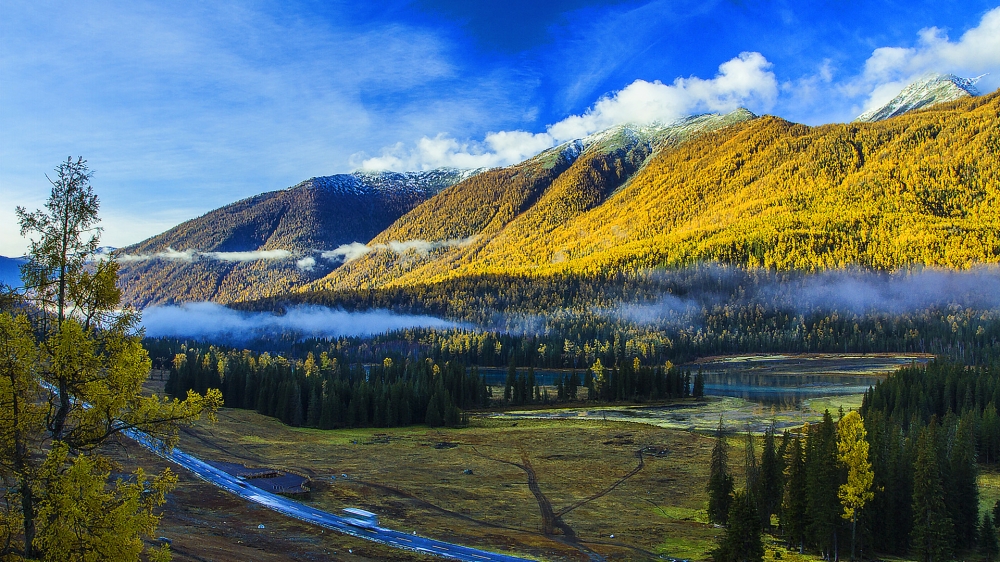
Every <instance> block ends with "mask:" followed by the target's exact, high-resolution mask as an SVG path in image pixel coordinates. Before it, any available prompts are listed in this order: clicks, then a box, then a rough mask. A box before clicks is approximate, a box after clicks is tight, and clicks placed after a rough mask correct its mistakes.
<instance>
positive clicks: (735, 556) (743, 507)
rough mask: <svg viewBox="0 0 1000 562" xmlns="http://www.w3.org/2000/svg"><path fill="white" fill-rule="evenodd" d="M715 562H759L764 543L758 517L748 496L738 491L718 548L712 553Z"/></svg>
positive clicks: (744, 492) (742, 491)
mask: <svg viewBox="0 0 1000 562" xmlns="http://www.w3.org/2000/svg"><path fill="white" fill-rule="evenodd" d="M712 559H713V560H715V562H761V561H763V560H764V543H763V541H762V540H761V534H760V515H759V514H758V513H757V507H756V505H755V502H754V500H753V498H751V497H750V494H747V493H746V490H738V491H737V492H736V493H735V494H734V495H733V501H732V504H731V506H730V508H729V515H728V517H727V523H726V531H725V533H724V534H723V536H722V540H721V541H720V543H719V547H718V548H717V549H716V550H715V551H714V552H713V553H712Z"/></svg>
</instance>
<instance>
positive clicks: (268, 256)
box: [118, 248, 292, 263]
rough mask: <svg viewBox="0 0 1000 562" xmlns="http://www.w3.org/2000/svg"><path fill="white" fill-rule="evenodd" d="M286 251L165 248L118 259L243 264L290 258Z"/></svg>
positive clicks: (124, 261) (126, 261) (124, 260)
mask: <svg viewBox="0 0 1000 562" xmlns="http://www.w3.org/2000/svg"><path fill="white" fill-rule="evenodd" d="M291 255H292V253H291V252H289V251H288V250H256V251H252V252H199V251H198V250H194V249H191V248H189V249H187V250H184V251H183V252H181V251H177V250H175V249H173V248H167V249H166V250H164V251H162V252H156V253H155V254H123V255H121V256H119V257H118V261H119V262H122V263H128V262H139V261H149V260H155V259H161V260H169V261H182V262H192V261H196V260H198V259H210V260H217V261H226V262H244V261H258V260H283V259H287V258H289V257H291Z"/></svg>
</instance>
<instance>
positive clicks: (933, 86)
mask: <svg viewBox="0 0 1000 562" xmlns="http://www.w3.org/2000/svg"><path fill="white" fill-rule="evenodd" d="M979 78H981V77H978V78H960V77H958V76H955V75H954V74H931V75H928V76H925V77H923V78H921V79H920V80H917V81H916V82H914V83H912V84H910V85H909V86H907V87H905V88H903V90H902V91H901V92H899V94H898V95H897V96H896V97H894V98H893V99H892V100H891V101H889V103H887V104H885V105H883V106H882V107H879V108H876V109H872V110H869V111H866V112H864V113H862V114H861V115H859V116H858V117H857V119H855V121H865V122H872V121H882V120H885V119H889V118H890V117H896V116H897V115H902V114H904V113H906V112H908V111H913V110H914V109H920V108H922V107H930V106H932V105H937V104H939V103H944V102H949V101H954V100H957V99H960V98H964V97H967V96H978V95H979V90H977V89H976V86H975V85H976V82H978V81H979Z"/></svg>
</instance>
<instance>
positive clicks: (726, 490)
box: [707, 416, 733, 525]
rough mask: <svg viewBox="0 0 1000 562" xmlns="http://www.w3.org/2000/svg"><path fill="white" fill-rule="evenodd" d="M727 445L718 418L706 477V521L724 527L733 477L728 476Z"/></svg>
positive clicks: (730, 500)
mask: <svg viewBox="0 0 1000 562" xmlns="http://www.w3.org/2000/svg"><path fill="white" fill-rule="evenodd" d="M728 463H729V445H728V444H727V443H726V435H725V432H724V430H723V426H722V417H721V416H720V417H719V427H718V429H717V430H716V432H715V446H714V447H713V448H712V463H711V466H710V467H709V476H708V486H707V488H708V520H709V522H711V523H715V524H717V525H725V524H726V522H727V521H728V518H729V508H730V505H731V504H732V499H733V496H732V494H733V477H732V475H730V474H729V467H728Z"/></svg>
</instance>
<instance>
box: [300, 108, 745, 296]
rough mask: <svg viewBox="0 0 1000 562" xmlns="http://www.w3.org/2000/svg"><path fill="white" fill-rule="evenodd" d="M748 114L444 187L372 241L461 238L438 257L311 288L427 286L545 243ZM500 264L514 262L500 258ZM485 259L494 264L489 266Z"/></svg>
mask: <svg viewBox="0 0 1000 562" xmlns="http://www.w3.org/2000/svg"><path fill="white" fill-rule="evenodd" d="M753 118H754V115H753V114H752V113H750V112H749V111H746V110H737V111H734V112H732V113H729V114H726V115H716V114H708V115H700V116H695V117H691V118H688V119H685V120H683V121H681V122H679V123H675V124H671V125H665V126H664V125H650V126H646V127H632V126H619V127H614V128H612V129H609V130H607V131H603V132H601V133H597V134H594V135H591V136H589V137H586V138H584V139H580V140H577V141H573V142H570V143H567V144H564V145H561V146H558V147H556V148H553V149H551V150H548V151H545V152H543V153H541V154H539V155H538V156H535V157H534V158H532V159H530V160H527V161H525V162H522V163H521V164H517V165H514V166H510V167H507V168H502V169H496V170H491V171H489V172H486V173H482V174H479V175H477V176H475V177H473V178H471V179H469V180H466V181H464V182H461V183H459V184H456V185H454V186H452V187H451V188H449V189H446V190H444V191H442V192H441V193H440V194H438V195H437V196H435V197H433V198H431V199H430V200H428V201H427V202H425V203H423V204H422V205H420V206H418V207H417V208H415V209H414V210H413V211H411V212H410V213H408V214H406V215H405V216H403V217H402V218H401V219H400V220H399V221H397V222H396V223H395V224H393V225H392V226H391V227H390V228H388V229H386V230H385V231H384V232H382V233H381V234H379V235H378V237H376V238H375V239H374V240H372V241H371V244H372V245H375V244H383V245H385V244H389V243H390V242H393V241H406V240H429V241H440V240H463V241H464V243H462V244H459V245H451V246H448V247H444V248H439V249H436V250H434V251H432V252H423V253H417V252H407V253H402V254H400V253H397V252H393V251H390V250H388V249H383V250H377V249H376V250H374V251H372V252H370V253H368V254H366V255H365V256H363V257H362V258H360V259H358V260H355V261H352V262H349V263H347V264H345V265H344V266H343V267H341V268H339V269H338V270H337V272H336V273H335V274H333V275H330V276H328V278H326V279H323V280H322V281H320V282H317V283H315V284H313V285H311V286H310V288H355V287H375V286H380V285H384V284H399V283H405V282H406V281H405V280H412V281H414V282H421V281H424V280H426V279H428V278H433V277H435V276H440V275H441V274H444V273H447V272H448V271H451V270H455V269H459V270H467V269H469V268H470V267H471V268H476V267H480V266H477V265H476V264H481V260H484V259H485V260H490V259H491V257H493V256H496V255H497V252H496V248H497V247H498V246H503V247H507V248H509V249H510V251H512V252H517V251H518V250H519V248H521V246H522V244H524V245H527V246H529V247H530V245H539V244H543V245H544V244H545V243H546V240H547V238H548V235H549V234H550V233H551V232H553V231H554V230H555V229H556V228H558V227H559V226H560V225H563V224H565V223H567V222H568V221H570V220H572V219H574V218H577V217H580V216H581V215H583V214H584V213H586V212H587V211H588V210H590V209H593V208H594V207H596V206H598V205H600V204H601V203H603V202H604V201H605V200H606V199H607V197H608V196H610V195H611V194H612V193H614V192H615V190H616V189H619V188H620V187H621V186H622V185H623V184H624V183H625V182H627V181H628V180H629V178H631V177H632V176H633V175H634V174H635V172H636V171H637V170H639V169H640V168H641V167H642V166H643V165H644V164H645V163H646V162H647V161H648V157H649V156H650V155H651V154H655V153H657V152H659V151H662V150H665V149H669V148H670V147H675V146H678V145H681V144H682V143H683V142H684V141H687V140H689V139H692V138H696V137H697V136H699V135H702V134H705V133H707V132H710V131H713V130H718V129H720V128H723V127H726V126H728V125H732V124H734V123H739V122H742V121H746V120H749V119H753ZM500 259H508V258H507V257H506V256H500ZM487 263H488V262H487Z"/></svg>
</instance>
